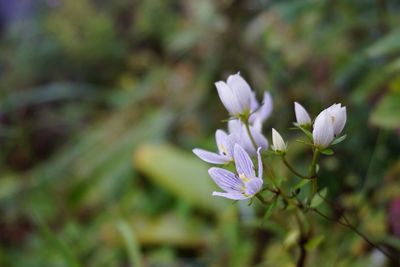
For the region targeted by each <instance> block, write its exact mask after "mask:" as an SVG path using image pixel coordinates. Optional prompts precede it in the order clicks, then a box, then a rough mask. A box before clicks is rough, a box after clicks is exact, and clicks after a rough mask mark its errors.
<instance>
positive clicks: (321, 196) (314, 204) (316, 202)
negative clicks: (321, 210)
mask: <svg viewBox="0 0 400 267" xmlns="http://www.w3.org/2000/svg"><path fill="white" fill-rule="evenodd" d="M327 193H328V189H327V188H324V189H322V190H321V191H319V193H318V194H316V195H315V196H314V198H313V199H312V200H311V204H310V207H311V208H316V207H318V206H319V205H321V203H322V202H323V201H324V198H325V196H326V194H327Z"/></svg>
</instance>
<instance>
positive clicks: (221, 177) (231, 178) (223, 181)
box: [208, 167, 244, 193]
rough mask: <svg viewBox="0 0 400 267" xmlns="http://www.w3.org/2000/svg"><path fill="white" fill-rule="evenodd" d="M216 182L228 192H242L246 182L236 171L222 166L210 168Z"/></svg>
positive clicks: (209, 171) (209, 172)
mask: <svg viewBox="0 0 400 267" xmlns="http://www.w3.org/2000/svg"><path fill="white" fill-rule="evenodd" d="M208 174H210V176H211V178H212V179H213V180H214V182H215V183H216V184H217V185H218V186H219V187H220V188H221V189H222V190H224V191H226V192H237V193H240V192H242V190H243V188H244V183H243V182H242V180H240V179H239V177H237V176H236V175H235V174H234V173H232V172H230V171H227V170H225V169H221V168H215V167H213V168H210V169H209V170H208Z"/></svg>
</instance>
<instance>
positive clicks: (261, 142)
mask: <svg viewBox="0 0 400 267" xmlns="http://www.w3.org/2000/svg"><path fill="white" fill-rule="evenodd" d="M250 131H251V134H252V135H253V138H254V141H255V142H256V145H257V147H262V148H265V149H267V148H268V140H267V138H265V136H264V135H263V134H262V133H261V131H256V130H253V129H251V128H250ZM254 153H255V149H254Z"/></svg>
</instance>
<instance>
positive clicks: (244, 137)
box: [228, 120, 268, 156]
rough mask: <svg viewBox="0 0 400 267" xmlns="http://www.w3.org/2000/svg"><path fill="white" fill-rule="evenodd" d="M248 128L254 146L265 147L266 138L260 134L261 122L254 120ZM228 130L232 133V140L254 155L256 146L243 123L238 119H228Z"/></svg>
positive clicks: (266, 145)
mask: <svg viewBox="0 0 400 267" xmlns="http://www.w3.org/2000/svg"><path fill="white" fill-rule="evenodd" d="M249 129H250V133H251V135H252V137H253V139H254V141H255V143H256V146H257V147H261V148H264V149H267V148H268V140H267V138H265V136H264V135H263V134H262V125H261V123H260V122H256V123H254V124H253V125H249ZM228 132H229V134H231V135H232V138H233V140H234V142H235V143H237V144H240V145H241V146H242V148H243V149H244V150H245V151H246V152H247V153H248V154H250V155H251V156H254V155H256V148H255V147H254V144H253V142H252V141H251V138H250V136H249V134H248V132H247V129H246V125H244V124H243V123H242V122H241V121H240V120H230V121H229V122H228Z"/></svg>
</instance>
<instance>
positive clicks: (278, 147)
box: [271, 128, 287, 153]
mask: <svg viewBox="0 0 400 267" xmlns="http://www.w3.org/2000/svg"><path fill="white" fill-rule="evenodd" d="M271 148H272V150H274V151H275V152H280V153H284V152H286V150H287V146H286V143H285V141H283V138H282V136H281V135H280V134H279V133H278V131H277V130H275V129H274V128H272V145H271Z"/></svg>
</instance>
